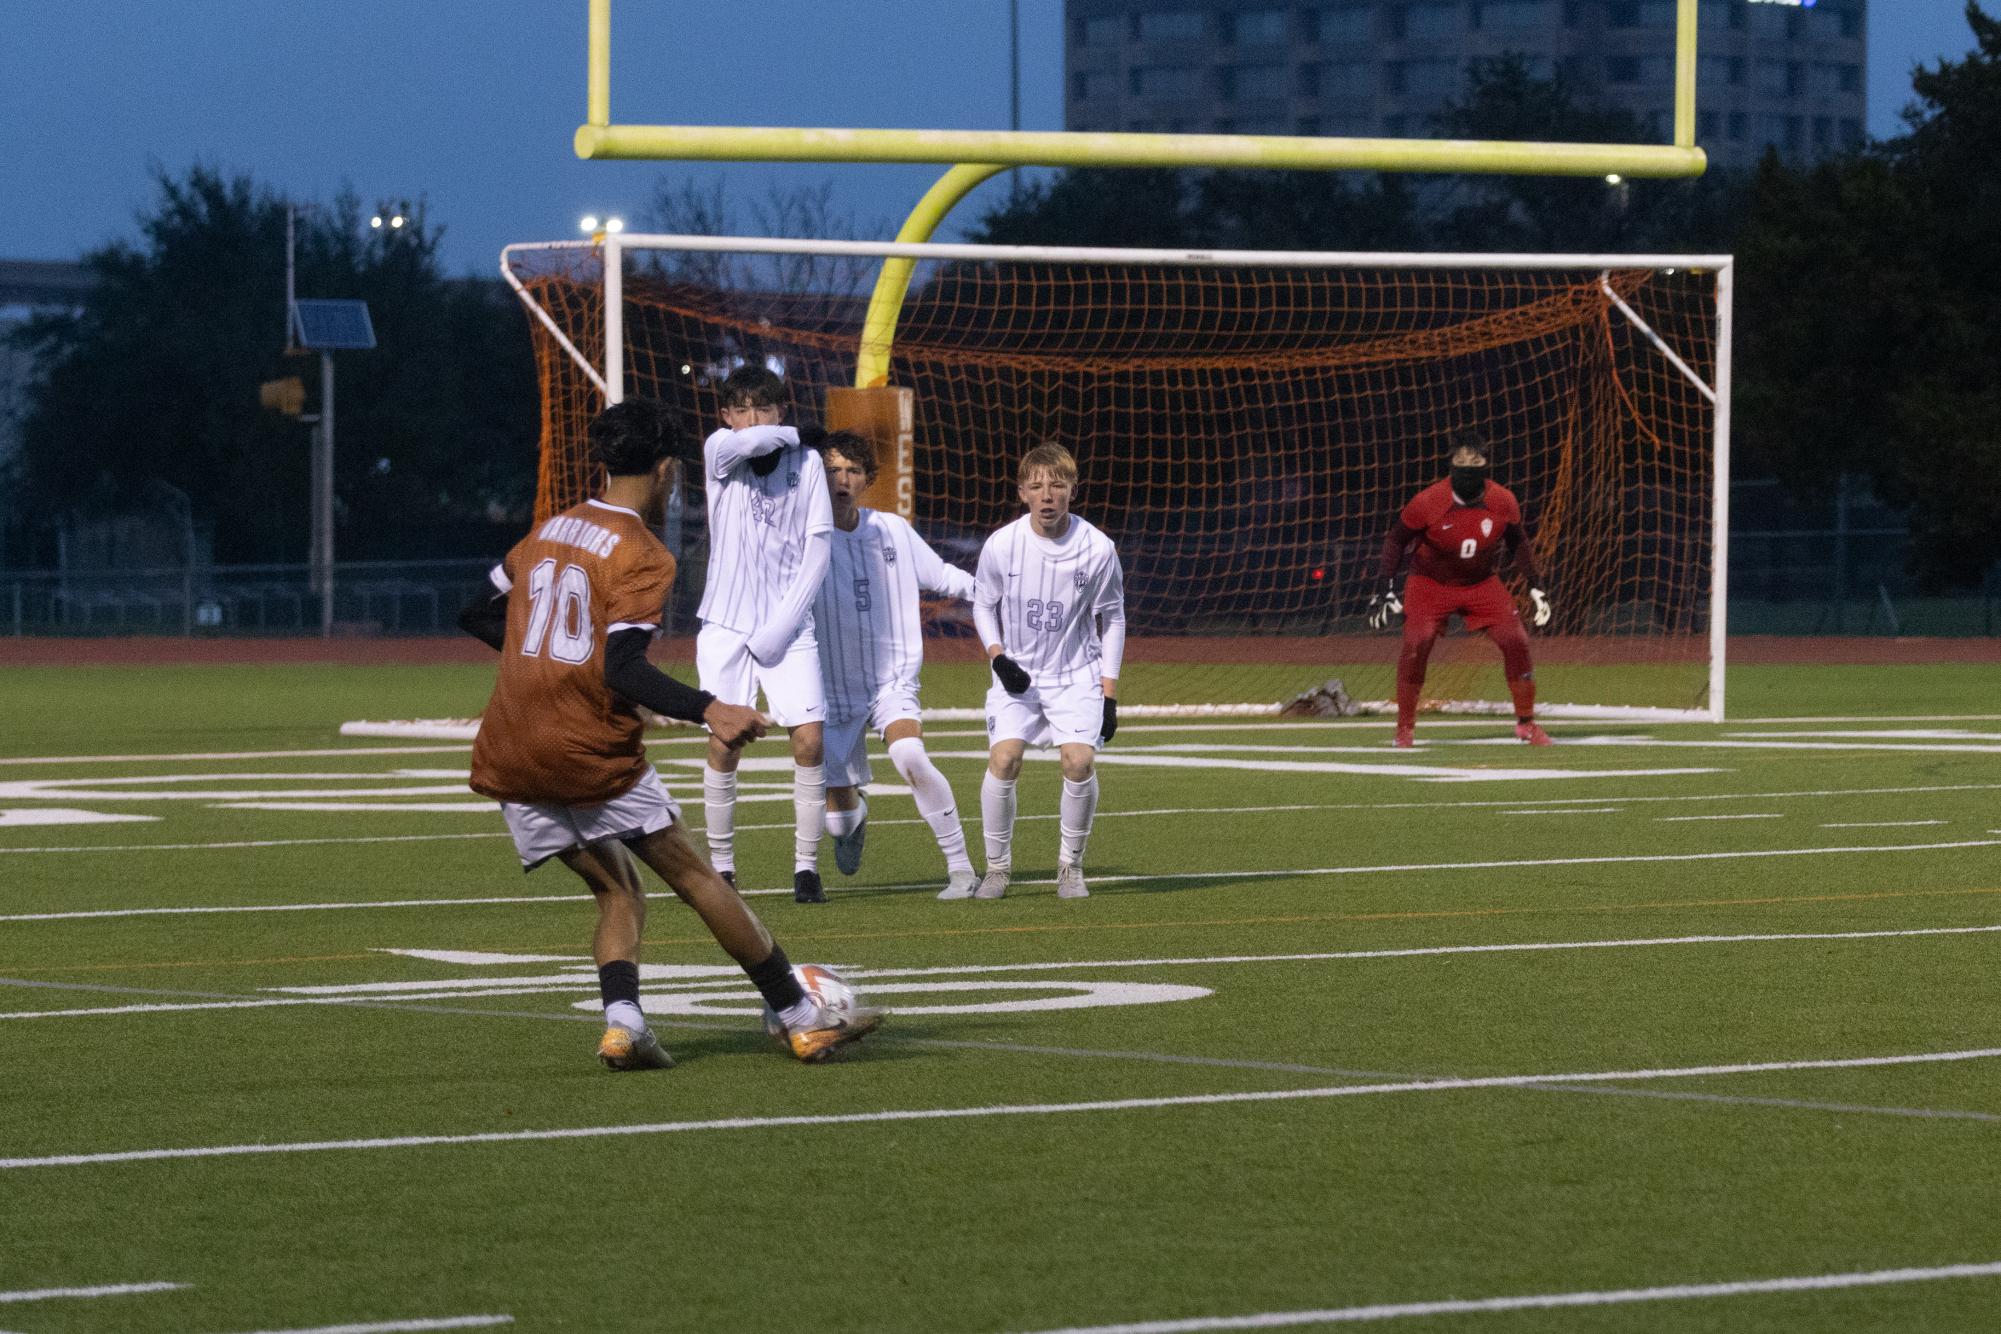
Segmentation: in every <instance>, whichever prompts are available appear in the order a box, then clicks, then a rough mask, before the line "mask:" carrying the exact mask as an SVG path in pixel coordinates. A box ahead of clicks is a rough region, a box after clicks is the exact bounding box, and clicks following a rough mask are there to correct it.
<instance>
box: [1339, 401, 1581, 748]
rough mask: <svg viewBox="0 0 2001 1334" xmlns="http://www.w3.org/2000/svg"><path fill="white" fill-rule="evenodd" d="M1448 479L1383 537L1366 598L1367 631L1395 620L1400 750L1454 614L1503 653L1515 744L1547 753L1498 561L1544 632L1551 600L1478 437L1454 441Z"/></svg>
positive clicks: (1515, 510) (1514, 508)
mask: <svg viewBox="0 0 2001 1334" xmlns="http://www.w3.org/2000/svg"><path fill="white" fill-rule="evenodd" d="M1448 465H1449V467H1450V469H1451V475H1450V476H1448V477H1447V478H1445V479H1444V480H1443V481H1439V482H1434V483H1433V484H1432V485H1430V486H1428V487H1426V488H1425V489H1424V490H1422V491H1420V492H1418V493H1417V496H1416V497H1415V498H1414V499H1413V500H1412V501H1411V502H1410V503H1409V504H1408V505H1405V506H1404V507H1403V513H1402V514H1401V515H1399V516H1398V519H1397V522H1396V523H1395V524H1393V525H1392V526H1391V527H1390V531H1389V534H1388V536H1386V537H1385V538H1384V539H1383V561H1382V571H1381V579H1382V586H1381V588H1380V589H1379V590H1378V591H1377V592H1376V593H1375V594H1374V595H1373V596H1372V597H1370V599H1369V608H1368V612H1369V624H1370V625H1371V626H1372V627H1374V628H1375V629H1378V630H1381V629H1383V628H1384V627H1386V626H1387V625H1389V624H1390V623H1391V621H1392V620H1394V619H1395V617H1396V616H1397V614H1398V613H1402V615H1403V618H1404V623H1403V652H1402V653H1401V654H1400V655H1398V657H1397V732H1396V743H1395V744H1397V745H1399V746H1408V745H1410V744H1412V730H1413V729H1414V728H1415V726H1416V724H1417V701H1418V695H1419V694H1420V692H1421V691H1422V690H1423V688H1424V669H1425V664H1426V663H1427V662H1429V661H1430V659H1431V646H1432V645H1433V644H1435V643H1437V642H1438V635H1439V632H1440V631H1441V630H1443V629H1444V628H1445V621H1446V618H1447V617H1449V616H1451V615H1452V614H1453V613H1454V612H1458V613H1459V614H1460V615H1462V616H1464V617H1465V618H1466V628H1467V629H1468V630H1485V631H1486V632H1487V636H1488V638H1490V639H1492V640H1493V641H1494V646H1495V647H1496V648H1498V649H1500V650H1501V668H1502V671H1503V672H1504V673H1506V675H1507V678H1508V693H1509V694H1510V695H1512V696H1513V697H1514V701H1515V736H1516V737H1517V738H1518V739H1520V740H1522V741H1526V742H1527V743H1528V744H1530V745H1531V746H1547V745H1548V744H1549V743H1550V742H1549V734H1548V733H1547V732H1545V731H1543V730H1542V728H1541V727H1539V726H1537V725H1536V720H1535V666H1534V664H1533V663H1531V662H1530V661H1529V637H1528V634H1527V632H1525V631H1524V630H1523V629H1522V618H1521V616H1520V615H1519V614H1518V613H1517V612H1516V611H1515V602H1514V599H1513V598H1511V597H1509V596H1508V590H1507V589H1506V588H1504V587H1503V586H1502V585H1501V581H1500V578H1499V577H1498V576H1497V575H1496V574H1495V573H1494V570H1495V568H1496V567H1497V566H1498V565H1499V564H1500V561H1501V557H1502V556H1504V555H1509V556H1513V557H1514V560H1515V564H1516V565H1517V566H1519V567H1520V569H1521V571H1522V573H1523V575H1524V576H1526V577H1527V579H1528V581H1529V600H1530V602H1531V603H1533V604H1534V608H1535V611H1534V622H1535V624H1536V625H1538V626H1543V625H1547V624H1548V623H1549V616H1550V600H1549V594H1548V593H1547V592H1546V591H1544V586H1543V578H1542V572H1541V570H1540V569H1539V568H1538V566H1537V564H1536V558H1535V548H1534V547H1533V546H1532V545H1530V543H1529V535H1528V532H1527V530H1526V529H1524V528H1523V527H1522V507H1521V505H1520V504H1519V503H1518V502H1517V501H1516V500H1515V496H1514V492H1512V491H1510V490H1508V488H1506V487H1505V486H1502V485H1501V484H1500V483H1499V482H1496V481H1494V480H1493V479H1492V477H1491V476H1490V475H1489V474H1490V473H1491V472H1492V467H1491V464H1490V462H1489V452H1488V448H1487V442H1486V441H1485V440H1483V439H1481V437H1480V436H1479V434H1478V433H1477V432H1473V431H1460V432H1458V433H1457V434H1456V435H1455V436H1454V437H1453V449H1452V454H1451V456H1450V458H1449V460H1448ZM1406 552H1408V553H1409V555H1410V576H1409V577H1408V578H1407V579H1406V580H1405V581H1404V586H1403V595H1402V597H1401V598H1400V597H1398V595H1397V582H1396V580H1397V572H1398V571H1399V570H1400V569H1401V568H1402V567H1403V561H1404V555H1405V553H1406Z"/></svg>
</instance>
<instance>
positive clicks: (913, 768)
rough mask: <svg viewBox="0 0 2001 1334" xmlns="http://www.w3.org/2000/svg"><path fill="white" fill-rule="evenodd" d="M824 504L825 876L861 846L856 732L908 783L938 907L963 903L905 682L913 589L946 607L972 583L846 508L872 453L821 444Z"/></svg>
mask: <svg viewBox="0 0 2001 1334" xmlns="http://www.w3.org/2000/svg"><path fill="white" fill-rule="evenodd" d="M821 449H822V450H823V451H825V458H826V463H827V487H828V490H829V491H830V492H831V493H832V494H833V499H834V534H833V557H832V560H831V561H830V562H829V564H828V566H827V578H826V581H825V582H824V583H822V584H821V585H820V597H819V600H818V601H817V602H815V603H814V604H813V624H814V626H815V629H816V637H817V638H818V640H819V643H820V674H821V677H822V678H823V680H824V682H825V685H826V688H827V747H826V750H827V832H828V833H829V834H832V835H833V836H834V865H835V866H837V867H839V868H840V869H841V873H842V874H844V875H853V874H854V873H855V872H856V871H858V870H860V869H861V863H862V844H863V841H864V840H865V839H866V837H867V835H868V797H867V794H865V793H864V792H862V791H861V789H862V788H863V787H865V786H866V785H867V784H868V781H869V778H870V773H869V763H868V733H869V731H870V730H871V729H873V730H874V731H876V732H879V733H881V735H882V739H883V741H884V742H886V743H887V744H888V746H889V762H890V763H891V764H893V765H895V766H896V771H897V772H898V773H899V774H901V775H903V780H904V781H905V782H906V783H908V784H910V792H911V795H912V796H913V797H914V798H916V801H917V813H918V814H919V815H921V816H923V817H924V822H925V823H926V824H928V825H930V826H931V832H932V833H933V834H934V835H936V836H937V839H938V848H939V851H941V852H943V853H944V854H945V872H946V884H945V889H944V891H943V892H942V893H940V894H939V895H938V897H939V898H941V899H964V898H971V897H972V894H973V884H974V881H975V880H976V879H977V877H976V876H975V875H974V874H973V861H972V858H970V857H968V856H967V855H966V832H965V830H964V829H963V828H961V827H960V824H959V808H958V804H957V803H956V802H954V801H953V799H952V786H951V784H950V783H948V782H946V781H945V775H944V774H942V773H940V772H938V766H937V765H935V764H933V763H932V762H931V757H930V756H929V755H927V754H925V752H924V740H923V734H924V727H923V724H922V723H921V722H920V721H919V719H920V718H921V716H922V715H921V711H920V710H919V708H918V706H917V674H918V670H919V669H920V668H921V667H922V666H923V665H924V627H923V624H922V623H921V621H920V620H919V615H918V605H917V595H918V592H919V590H924V591H928V592H932V593H942V594H944V595H945V596H946V597H951V598H970V597H972V595H973V576H972V575H970V574H967V573H966V572H965V571H964V570H961V569H958V568H956V567H954V566H951V565H947V564H946V563H945V562H944V560H943V559H941V558H940V557H939V555H938V553H937V552H935V551H933V550H932V549H931V548H930V546H929V545H928V544H926V542H925V541H924V539H923V538H921V537H919V536H918V535H917V532H916V530H915V529H913V528H912V527H911V526H910V524H909V523H908V522H907V521H906V520H905V519H904V518H903V517H902V516H901V515H896V514H885V513H883V512H882V511H880V510H872V509H864V508H862V506H861V505H859V504H858V503H857V502H858V501H859V500H860V498H861V494H862V492H864V491H866V490H867V489H868V485H869V483H870V482H872V481H874V480H875V474H876V462H875V446H874V445H873V444H871V443H870V442H869V441H868V440H867V439H866V438H865V437H863V436H859V435H855V434H853V433H851V432H848V431H835V432H832V433H831V434H829V435H828V436H827V438H826V440H825V441H824V442H822V444H821Z"/></svg>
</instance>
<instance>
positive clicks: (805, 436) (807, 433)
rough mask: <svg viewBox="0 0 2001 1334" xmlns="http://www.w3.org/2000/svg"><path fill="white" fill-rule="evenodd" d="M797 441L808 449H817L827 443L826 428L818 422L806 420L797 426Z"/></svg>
mask: <svg viewBox="0 0 2001 1334" xmlns="http://www.w3.org/2000/svg"><path fill="white" fill-rule="evenodd" d="M799 443H800V444H802V445H804V446H806V448H808V449H819V448H820V447H821V446H823V445H825V444H826V443H827V428H826V427H824V426H822V425H820V423H818V422H807V423H805V424H804V425H802V426H801V427H800V428H799Z"/></svg>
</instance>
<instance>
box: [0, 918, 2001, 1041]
mask: <svg viewBox="0 0 2001 1334" xmlns="http://www.w3.org/2000/svg"><path fill="white" fill-rule="evenodd" d="M1995 934H2001V925H1993V926H1933V927H1906V928H1902V929H1898V930H1894V931H1893V930H1882V931H1786V932H1764V933H1757V932H1746V933H1741V934H1736V935H1701V936H1642V937H1636V938H1629V939H1610V940H1553V941H1514V942H1500V943H1487V944H1478V945H1422V946H1410V947H1406V948H1401V949H1375V950H1317V951H1312V952H1308V953H1300V954H1210V955H1196V956H1178V957H1175V956H1170V957H1162V958H1153V959H1081V960H1078V959H1072V960H1056V961H1049V962H1043V963H990V964H957V965H955V964H944V965H938V966H935V967H923V968H850V969H848V970H846V971H847V974H848V976H850V977H853V978H855V979H857V980H870V979H874V980H887V979H891V978H896V979H910V978H922V977H986V976H993V975H995V974H1000V973H1053V972H1074V971H1078V970H1086V969H1101V968H1102V969H1116V968H1207V967H1221V966H1224V965H1228V964H1260V963H1339V962H1349V961H1360V960H1367V959H1421V958H1435V957H1448V956H1451V955H1458V954H1536V953H1560V952H1563V951H1567V950H1611V949H1651V948H1659V947H1664V946H1674V945H1764V944H1781V943H1792V942H1798V941H1842V940H1894V939H1912V938H1918V937H1927V936H1978V935H1995ZM580 957H581V956H580ZM525 961H529V960H528V959H526V958H524V962H525ZM718 971H720V970H718ZM733 980H734V978H732V977H729V976H723V977H719V978H712V979H708V980H703V981H692V982H686V983H679V984H675V983H668V982H661V981H657V980H656V981H652V982H649V984H648V991H649V992H661V993H665V992H672V991H674V990H676V989H680V990H689V989H698V990H699V989H707V988H712V987H714V986H716V985H717V984H718V983H719V982H728V981H733ZM596 985H597V984H596V980H595V979H594V978H592V977H590V976H588V975H586V974H584V973H577V974H575V975H574V976H573V975H570V974H558V975H555V976H548V977H521V978H513V979H510V978H505V977H494V978H466V979H453V980H452V982H449V983H447V982H392V983H380V984H357V985H356V986H353V987H334V986H310V987H303V986H301V987H273V988H269V989H268V990H269V991H272V992H279V993H283V994H282V995H263V996H244V995H240V994H237V993H230V992H205V991H203V992H198V991H184V990H176V989H171V988H151V987H124V986H117V985H115V984H108V983H97V982H54V981H49V980H46V979H42V978H15V977H0V987H18V988H23V989H33V990H46V991H78V992H86V993H90V994H95V995H132V996H164V997H168V998H170V1000H171V1001H172V1002H174V1003H168V1004H147V1005H125V1006H107V1007H92V1008H89V1009H68V1010H34V1011H27V1010H15V1011H0V1021H5V1020H9V1019H66V1018H75V1017H83V1016H92V1015H122V1014H162V1013H170V1012H179V1011H186V1010H229V1009H245V1010H248V1009H261V1008H270V1007H275V1006H292V1005H319V1004H341V1005H352V1004H357V1003H361V1002H378V1001H387V1000H394V999H399V998H400V999H406V1000H449V999H452V998H454V997H458V996H504V995H521V996H527V995H539V994H543V993H545V992H553V991H589V990H591V989H592V988H594V987H595V986H596ZM364 987H366V988H367V989H363V988H364ZM1298 1069H1300V1070H1302V1071H1318V1072H1319V1073H1334V1072H1330V1071H1322V1070H1319V1067H1312V1066H1301V1067H1298Z"/></svg>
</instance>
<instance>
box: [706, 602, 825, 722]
mask: <svg viewBox="0 0 2001 1334" xmlns="http://www.w3.org/2000/svg"><path fill="white" fill-rule="evenodd" d="M749 640H750V636H749V635H746V634H741V633H739V632H738V631H735V630H731V629H728V628H726V627H724V626H720V625H705V626H703V627H702V629H701V633H699V634H697V635H696V636H695V672H696V674H697V676H698V677H699V678H700V680H701V683H702V689H704V690H706V691H708V692H709V693H710V694H711V695H714V696H715V697H716V698H717V699H719V700H721V701H722V702H723V703H725V704H738V705H741V706H743V707H744V708H750V707H751V706H752V705H754V704H756V703H757V692H758V691H759V690H762V691H764V708H765V712H767V713H769V714H770V715H771V717H772V720H773V721H774V722H776V723H777V724H778V725H779V726H780V727H798V726H800V725H801V724H804V723H817V722H822V721H824V720H825V719H826V717H827V695H826V687H825V686H823V685H821V683H820V648H819V645H817V644H816V643H814V641H813V637H812V636H811V635H804V634H802V635H800V636H799V637H798V638H797V639H795V640H793V641H792V647H791V648H789V649H787V650H785V656H784V657H782V658H780V659H779V660H778V661H777V662H775V663H773V664H772V665H771V666H769V667H761V666H759V665H758V662H757V659H755V658H753V657H751V656H750V649H749V648H748V647H746V645H747V644H748V642H749Z"/></svg>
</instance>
